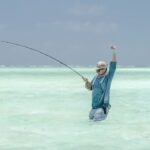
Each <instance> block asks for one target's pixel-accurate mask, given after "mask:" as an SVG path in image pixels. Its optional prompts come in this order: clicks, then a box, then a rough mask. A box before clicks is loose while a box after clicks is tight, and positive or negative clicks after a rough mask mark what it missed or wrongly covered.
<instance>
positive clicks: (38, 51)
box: [1, 41, 83, 78]
mask: <svg viewBox="0 0 150 150" xmlns="http://www.w3.org/2000/svg"><path fill="white" fill-rule="evenodd" d="M1 42H2V43H6V44H11V45H16V46H19V47H24V48H27V49H29V50H31V51H35V52H37V53H40V54H42V55H45V56H47V57H49V58H50V59H53V60H54V61H56V62H58V63H60V64H61V65H64V66H65V67H67V68H69V69H70V70H72V71H73V72H74V73H76V74H77V75H78V76H80V77H81V78H82V77H83V76H82V74H80V73H79V72H78V71H76V70H75V69H73V68H72V67H70V66H69V65H67V64H65V63H64V62H62V61H60V60H59V59H57V58H55V57H53V56H51V55H49V54H47V53H44V52H42V51H40V50H37V49H34V48H32V47H29V46H26V45H22V44H18V43H13V42H8V41H1Z"/></svg>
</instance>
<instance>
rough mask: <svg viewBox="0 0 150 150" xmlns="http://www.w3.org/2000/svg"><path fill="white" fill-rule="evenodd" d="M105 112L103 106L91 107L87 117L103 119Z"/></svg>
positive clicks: (97, 119)
mask: <svg viewBox="0 0 150 150" xmlns="http://www.w3.org/2000/svg"><path fill="white" fill-rule="evenodd" d="M106 117H107V114H105V113H104V110H103V108H97V109H92V110H91V111H90V113H89V119H90V120H93V121H102V120H105V119H106Z"/></svg>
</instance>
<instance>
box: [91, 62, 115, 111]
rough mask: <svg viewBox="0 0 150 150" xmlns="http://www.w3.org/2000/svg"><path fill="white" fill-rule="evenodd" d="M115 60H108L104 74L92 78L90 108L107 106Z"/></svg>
mask: <svg viewBox="0 0 150 150" xmlns="http://www.w3.org/2000/svg"><path fill="white" fill-rule="evenodd" d="M116 64H117V63H116V62H112V61H111V62H110V65H109V71H108V73H106V74H104V75H98V76H95V77H94V78H93V80H92V108H93V109H97V108H102V107H105V108H106V107H108V106H109V99H110V98H109V95H110V94H109V93H110V87H111V81H112V79H113V76H114V73H115V70H116Z"/></svg>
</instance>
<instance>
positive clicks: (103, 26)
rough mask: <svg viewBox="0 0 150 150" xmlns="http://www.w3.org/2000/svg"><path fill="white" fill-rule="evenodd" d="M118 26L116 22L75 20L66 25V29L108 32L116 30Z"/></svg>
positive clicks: (98, 32)
mask: <svg viewBox="0 0 150 150" xmlns="http://www.w3.org/2000/svg"><path fill="white" fill-rule="evenodd" d="M117 28H118V25H117V23H113V22H112V23H104V22H98V23H93V22H75V23H70V24H69V25H68V29H70V30H72V31H74V32H89V33H97V34H101V33H108V32H113V31H116V30H117Z"/></svg>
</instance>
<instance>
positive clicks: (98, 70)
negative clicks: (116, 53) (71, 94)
mask: <svg viewBox="0 0 150 150" xmlns="http://www.w3.org/2000/svg"><path fill="white" fill-rule="evenodd" d="M101 70H106V68H100V69H97V70H96V72H100V71H101Z"/></svg>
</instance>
